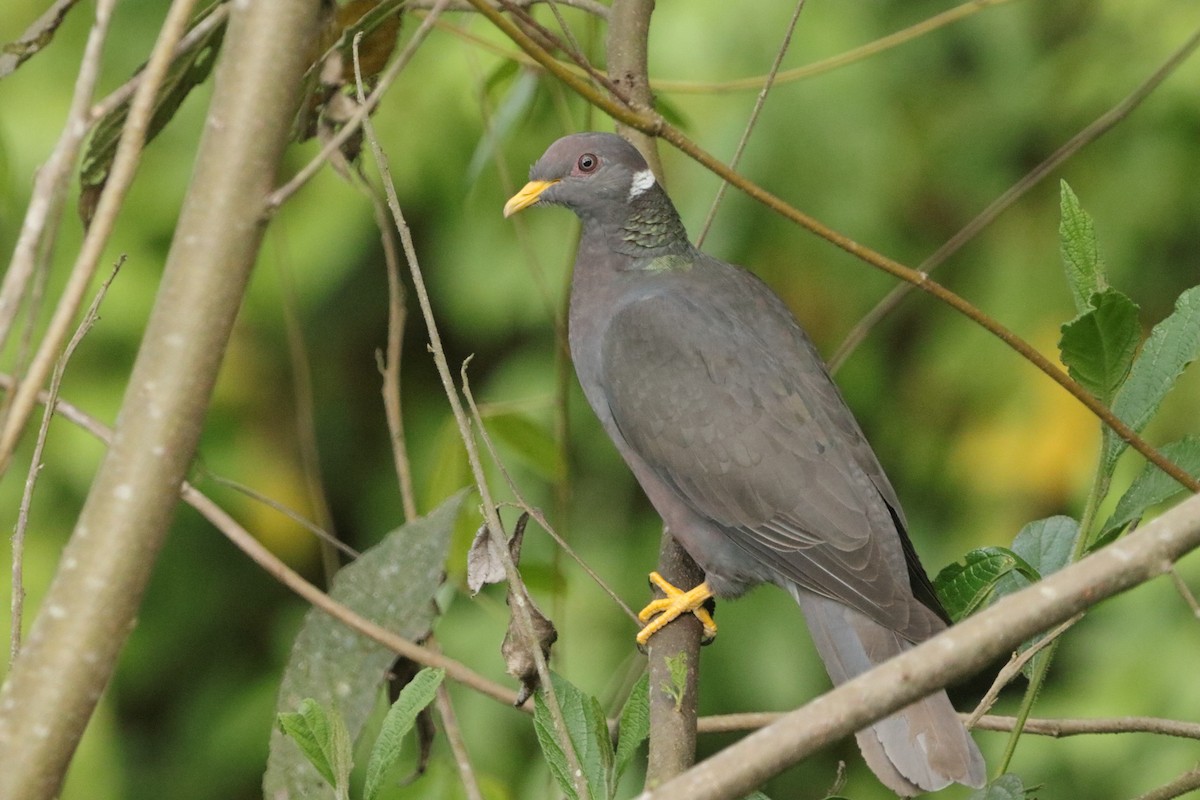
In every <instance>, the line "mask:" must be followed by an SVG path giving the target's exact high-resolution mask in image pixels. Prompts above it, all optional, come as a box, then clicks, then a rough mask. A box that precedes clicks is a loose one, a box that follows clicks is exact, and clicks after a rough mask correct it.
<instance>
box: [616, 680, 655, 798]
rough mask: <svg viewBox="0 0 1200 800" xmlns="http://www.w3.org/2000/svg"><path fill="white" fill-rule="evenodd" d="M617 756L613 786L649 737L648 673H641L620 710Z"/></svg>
mask: <svg viewBox="0 0 1200 800" xmlns="http://www.w3.org/2000/svg"><path fill="white" fill-rule="evenodd" d="M618 731H619V736H618V738H617V754H616V760H615V762H614V766H613V785H614V786H615V785H616V783H617V781H619V780H620V779H621V776H622V775H624V774H625V768H626V767H628V766H629V762H630V761H631V760H632V759H633V757H634V756H635V755H636V754H637V751H638V748H639V747H641V745H642V742H644V741H646V738H647V737H648V736H649V735H650V673H649V672H644V673H642V677H640V678H638V682H637V683H635V684H634V685H633V691H632V692H630V693H629V699H628V700H626V701H625V707H624V708H622V709H621V724H620V728H619V729H618Z"/></svg>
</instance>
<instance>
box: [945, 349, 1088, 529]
mask: <svg viewBox="0 0 1200 800" xmlns="http://www.w3.org/2000/svg"><path fill="white" fill-rule="evenodd" d="M1057 336H1058V332H1057V330H1056V329H1052V328H1047V329H1046V330H1043V331H1041V332H1039V333H1038V334H1037V335H1036V336H1035V337H1033V341H1034V342H1035V343H1036V344H1037V345H1038V347H1039V348H1040V349H1041V350H1042V351H1043V352H1050V351H1053V350H1054V349H1055V345H1054V342H1056V341H1057ZM1013 379H1014V381H1015V383H1016V385H1015V386H1014V388H1013V390H1012V392H1011V393H1009V394H1008V395H1007V397H1006V398H1005V399H1004V401H1003V404H1002V406H1001V407H999V408H997V409H994V410H993V412H992V413H990V414H986V415H983V416H980V417H977V418H975V419H973V421H972V424H971V425H970V426H969V427H968V428H967V429H966V430H965V431H964V432H963V435H962V436H960V438H959V440H958V444H957V446H956V447H955V448H954V451H953V453H952V454H951V460H952V463H954V464H955V465H956V466H957V467H958V468H959V469H960V470H961V473H962V474H963V475H965V476H967V480H969V481H971V482H972V483H973V484H974V487H973V488H974V491H976V492H978V493H979V495H980V496H981V497H992V498H994V499H1001V498H1003V499H1006V500H1008V499H1012V500H1019V504H1020V505H1021V506H1023V507H1024V508H1025V509H1028V508H1029V507H1030V505H1032V506H1034V507H1046V508H1053V507H1061V506H1064V505H1068V504H1069V503H1070V502H1071V501H1072V499H1076V498H1079V497H1081V496H1082V494H1083V492H1084V491H1086V487H1087V482H1088V480H1090V478H1091V475H1092V471H1093V467H1094V465H1095V458H1096V450H1097V447H1098V446H1099V432H1100V427H1099V422H1098V421H1097V419H1096V417H1095V416H1094V415H1093V414H1092V413H1091V412H1090V411H1088V410H1087V409H1086V408H1084V406H1083V405H1082V404H1080V403H1079V401H1078V400H1076V399H1075V398H1074V397H1072V396H1071V395H1070V394H1068V393H1067V391H1066V390H1065V389H1063V388H1062V387H1060V386H1059V385H1058V384H1057V383H1055V382H1054V381H1052V380H1050V378H1048V377H1047V376H1045V375H1043V374H1041V373H1040V372H1036V371H1034V370H1032V369H1029V368H1023V369H1016V370H1013ZM1026 516H1027V513H1026Z"/></svg>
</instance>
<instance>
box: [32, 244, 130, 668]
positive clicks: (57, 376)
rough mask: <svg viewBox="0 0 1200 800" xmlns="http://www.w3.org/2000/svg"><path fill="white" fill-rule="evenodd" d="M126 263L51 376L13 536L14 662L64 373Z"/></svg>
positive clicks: (98, 296)
mask: <svg viewBox="0 0 1200 800" xmlns="http://www.w3.org/2000/svg"><path fill="white" fill-rule="evenodd" d="M124 263H125V257H124V256H121V258H120V259H119V260H118V261H117V263H116V264H114V265H113V269H112V272H111V273H110V274H109V276H108V278H106V279H105V281H104V283H102V284H100V288H99V289H98V290H96V296H95V298H93V299H92V304H91V305H90V306H89V307H88V310H87V313H86V314H84V316H83V320H82V321H81V322H80V323H79V327H78V328H76V329H75V335H74V336H72V337H71V341H69V342H67V346H66V349H64V350H63V354H62V357H61V358H59V359H58V363H57V364H56V365H55V366H54V374H53V376H52V377H51V378H50V388H49V390H47V392H46V405H45V410H44V411H43V413H42V423H41V425H40V426H39V427H38V433H37V441H36V442H35V444H34V447H33V458H32V460H31V461H30V464H29V472H28V474H27V475H26V477H25V489H24V491H23V492H22V494H21V505H20V508H19V509H18V511H17V527H16V530H15V531H13V537H12V635H11V642H10V647H9V660H10V663H11V661H14V660H16V658H17V654H18V653H20V652H21V623H22V617H23V616H24V606H25V585H24V571H25V567H24V561H25V532H26V530H27V529H28V527H29V509H30V506H31V505H32V504H33V490H34V487H35V486H36V484H37V477H38V475H39V474H40V473H41V471H42V453H43V451H44V450H45V449H46V435H47V434H48V433H49V432H50V420H51V419H52V418H53V416H54V405H55V403H57V402H58V390H59V388H60V387H61V386H62V379H63V373H64V372H66V369H67V362H69V361H70V360H71V356H72V355H74V354H75V348H77V347H79V343H80V342H82V341H83V337H84V336H86V335H87V333H88V331H90V330H91V329H92V326H93V325H95V324H96V320H98V319H100V304H101V303H102V302H103V301H104V296H105V295H106V294H108V287H109V286H111V285H112V282H113V279H114V278H116V277H117V272H118V271H119V270H120V269H121V265H122V264H124Z"/></svg>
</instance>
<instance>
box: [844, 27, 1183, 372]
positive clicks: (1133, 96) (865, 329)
mask: <svg viewBox="0 0 1200 800" xmlns="http://www.w3.org/2000/svg"><path fill="white" fill-rule="evenodd" d="M1197 44H1200V30H1198V31H1196V32H1195V33H1193V34H1192V36H1191V37H1190V38H1189V39H1188V40H1187V41H1186V42H1184V43H1183V45H1182V46H1181V47H1180V48H1179V49H1178V50H1176V51H1175V52H1174V53H1172V54H1171V57H1170V58H1168V59H1167V60H1166V61H1165V62H1163V64H1162V66H1160V67H1159V68H1158V69H1156V70H1155V71H1154V73H1153V74H1151V75H1150V77H1149V78H1147V79H1146V80H1145V81H1143V82H1142V83H1141V85H1139V86H1138V87H1137V88H1136V89H1134V90H1133V91H1132V92H1131V93H1130V94H1129V95H1128V96H1126V97H1125V98H1124V99H1122V100H1121V102H1119V103H1117V104H1116V105H1115V106H1113V107H1112V108H1110V109H1109V110H1108V111H1105V112H1104V113H1103V114H1101V115H1100V116H1099V117H1097V118H1096V119H1095V120H1093V121H1092V123H1091V124H1089V125H1088V126H1087V127H1085V128H1084V129H1083V130H1081V131H1079V133H1077V134H1075V135H1074V136H1072V137H1071V138H1070V139H1069V140H1067V142H1066V143H1065V144H1063V145H1062V147H1059V148H1058V149H1057V150H1055V151H1054V152H1053V153H1051V154H1050V155H1049V156H1047V157H1046V159H1045V160H1044V161H1042V163H1040V164H1038V165H1037V166H1036V167H1034V168H1033V169H1032V170H1030V171H1029V172H1028V173H1027V174H1026V175H1025V176H1024V177H1022V178H1021V179H1020V180H1019V181H1017V182H1016V183H1015V184H1013V185H1012V186H1010V187H1009V188H1008V189H1007V190H1005V191H1004V193H1003V194H1001V195H1000V196H999V197H997V198H996V199H995V200H993V201H992V202H991V203H989V204H988V206H987V208H985V209H984V210H983V211H981V212H979V214H978V215H977V216H976V217H975V218H974V219H972V220H971V221H970V222H968V223H967V224H966V225H965V226H963V228H962V230H960V231H959V232H958V233H956V234H954V235H953V236H952V237H950V238H949V239H948V240H947V241H946V243H945V244H943V245H942V246H941V247H939V248H938V249H937V250H936V251H935V252H934V253H933V254H932V255H930V256H929V258H927V259H925V260H924V261H923V262H921V264H920V265H919V266H918V267H917V270H918V271H919V272H924V273H926V274H928V273H931V272H933V271H934V270H935V269H937V268H938V267H940V266H941V265H942V264H943V263H945V262H946V261H947V260H949V258H950V257H951V256H953V255H954V254H955V253H957V252H958V251H959V250H961V249H962V248H963V247H964V246H965V245H966V244H967V243H968V242H970V241H971V240H972V239H974V238H975V237H976V236H977V235H978V234H979V232H980V231H982V230H984V229H985V228H986V227H987V226H989V225H991V224H992V222H994V221H995V220H996V218H997V217H999V216H1000V215H1001V214H1003V213H1004V212H1005V211H1007V210H1008V208H1009V207H1010V206H1012V205H1013V204H1014V203H1016V202H1017V200H1018V199H1020V198H1021V197H1023V196H1024V195H1025V193H1026V192H1027V191H1029V190H1030V189H1032V188H1033V187H1034V186H1036V185H1037V184H1039V183H1040V182H1041V181H1042V179H1043V178H1045V177H1046V176H1047V175H1049V174H1050V173H1051V172H1053V171H1054V170H1056V169H1058V168H1059V167H1060V166H1062V164H1064V163H1065V162H1066V161H1067V159H1069V158H1071V157H1072V156H1074V155H1075V154H1076V153H1078V152H1079V151H1080V150H1082V149H1083V148H1084V147H1086V146H1087V145H1089V144H1091V143H1092V142H1094V141H1096V140H1097V139H1099V138H1100V137H1101V136H1103V135H1104V134H1105V133H1107V132H1108V131H1110V130H1112V129H1113V127H1115V126H1116V124H1117V123H1118V122H1121V121H1122V120H1123V119H1125V118H1126V117H1127V116H1129V114H1130V113H1132V112H1133V110H1134V109H1135V108H1137V107H1138V106H1139V105H1141V103H1142V101H1143V100H1145V99H1146V98H1147V97H1149V96H1150V93H1151V92H1153V91H1154V90H1155V89H1156V88H1158V86H1159V85H1160V84H1162V82H1163V81H1164V80H1166V79H1167V76H1169V75H1171V74H1172V73H1173V72H1174V71H1175V70H1176V69H1177V68H1178V67H1179V65H1180V64H1182V63H1183V62H1184V61H1185V60H1186V59H1187V57H1188V56H1189V55H1191V53H1192V51H1193V50H1195V49H1196V45H1197ZM913 288H914V287H913V284H911V283H902V284H900V285H898V286H896V287H895V288H893V289H892V290H891V291H890V292H888V293H887V295H885V296H884V298H883V299H882V300H880V301H879V302H878V303H876V304H875V307H874V308H872V309H871V310H870V311H868V312H867V313H866V315H865V316H864V317H863V318H862V319H861V320H859V321H858V323H857V324H856V325H855V326H854V327H853V328H851V329H850V332H849V333H848V334H846V338H845V339H844V340H843V341H842V343H841V344H840V345H838V349H837V350H836V351H835V352H834V354H833V356H832V357H831V358H830V359H829V369H830V371H831V372H837V371H838V370H839V369H840V368H841V366H842V365H843V364H844V363H845V362H846V359H847V358H849V357H850V354H851V353H853V352H854V350H855V348H857V347H858V346H859V345H860V344H862V342H863V340H864V339H866V337H867V334H868V333H869V332H870V330H871V329H872V328H874V327H875V326H876V325H878V324H879V322H880V320H882V319H883V318H884V317H886V316H887V315H888V314H890V313H891V312H892V311H893V310H895V308H896V307H897V306H899V305H900V302H901V301H902V300H903V299H904V298H905V297H907V296H908V294H909V293H910V292H911V291H912V290H913Z"/></svg>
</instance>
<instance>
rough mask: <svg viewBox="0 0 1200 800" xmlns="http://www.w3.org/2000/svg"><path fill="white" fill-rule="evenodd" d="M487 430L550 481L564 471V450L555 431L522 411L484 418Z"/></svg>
mask: <svg viewBox="0 0 1200 800" xmlns="http://www.w3.org/2000/svg"><path fill="white" fill-rule="evenodd" d="M484 425H486V426H487V430H488V433H490V434H491V435H492V437H493V438H494V439H496V441H498V442H503V443H504V444H505V445H507V446H508V447H510V448H512V450H513V453H514V454H515V455H517V456H518V457H519V458H520V459H521V461H522V462H523V463H524V464H525V465H526V466H528V467H530V468H531V469H534V470H536V471H537V472H538V474H540V475H541V476H542V477H543V478H545V479H546V480H549V481H553V480H557V479H558V478H559V477H560V476H561V475H562V474H563V472H564V464H563V460H562V450H561V449H560V448H559V446H558V442H557V441H556V440H555V438H554V436H553V434H551V433H550V431H548V430H546V429H545V428H544V427H542V426H541V425H539V424H537V423H536V422H534V421H533V420H531V419H530V418H529V417H527V416H525V415H523V414H496V415H494V416H488V417H486V418H485V419H484Z"/></svg>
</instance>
